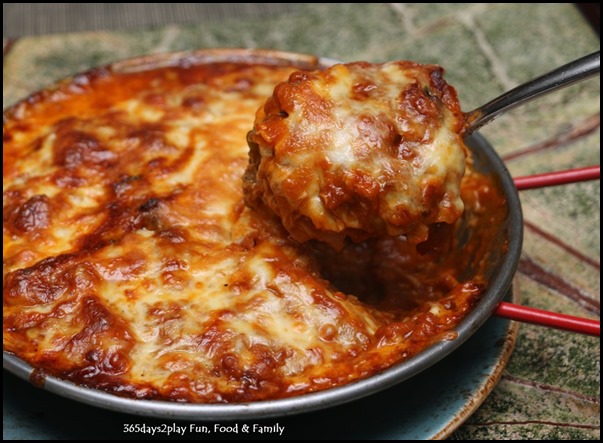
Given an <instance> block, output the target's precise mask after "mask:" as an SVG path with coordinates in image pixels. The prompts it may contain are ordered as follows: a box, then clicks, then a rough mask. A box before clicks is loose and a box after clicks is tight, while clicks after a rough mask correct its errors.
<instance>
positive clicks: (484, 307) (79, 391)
mask: <svg viewBox="0 0 603 443" xmlns="http://www.w3.org/2000/svg"><path fill="white" fill-rule="evenodd" d="M183 60H185V61H186V62H187V63H211V62H217V61H241V62H246V63H260V62H261V63H270V64H278V65H290V66H294V67H298V68H315V67H324V66H328V65H331V64H332V63H333V61H332V60H328V59H319V58H315V57H312V56H308V55H302V54H292V53H283V52H276V51H261V50H209V51H196V52H187V53H177V54H164V55H157V56H148V57H141V58H137V59H132V60H128V61H124V62H118V63H115V64H114V65H112V66H111V67H110V69H112V70H113V71H119V72H125V71H139V70H147V69H154V68H157V67H161V66H170V65H174V64H177V63H182V62H183ZM65 82H69V80H65ZM16 106H18V105H16ZM466 142H467V145H468V146H469V148H470V149H471V151H472V153H473V158H474V167H475V169H476V170H477V171H479V172H483V173H485V174H488V175H490V176H492V177H494V182H495V186H497V187H498V188H499V189H500V190H501V192H502V194H503V195H504V197H505V198H506V200H507V204H508V208H509V210H508V213H507V216H506V218H505V220H504V221H503V223H502V224H501V225H500V226H499V227H498V229H497V233H496V236H495V238H494V240H493V242H492V245H491V247H490V248H489V253H488V254H489V255H488V256H487V257H478V258H476V260H484V259H485V263H486V272H485V274H486V277H487V278H488V280H489V283H488V289H487V290H486V292H485V293H484V295H483V296H482V298H481V300H480V302H479V303H478V304H477V305H476V306H475V307H474V309H473V311H472V312H471V313H469V315H467V316H466V317H465V319H464V320H463V321H462V322H461V323H460V325H459V326H458V328H457V329H456V332H457V333H458V337H457V338H456V339H454V340H447V341H442V342H439V343H436V344H435V345H433V346H431V347H429V348H427V349H426V350H424V351H423V352H421V353H419V354H417V355H415V356H414V357H412V358H410V359H409V360H406V361H404V362H401V363H399V364H396V365H394V366H392V367H391V368H389V369H387V370H385V371H383V372H381V373H379V374H376V375H374V376H372V377H369V378H366V379H363V380H360V381H357V382H354V383H351V384H348V385H345V386H342V387H338V388H333V389H329V390H325V391H320V392H316V393H311V394H306V395H301V396H297V397H292V398H286V399H279V400H270V401H261V402H254V403H237V404H190V403H174V402H166V401H150V400H135V399H129V398H122V397H117V396H115V395H112V394H108V393H106V392H103V391H99V390H95V389H91V388H87V387H82V386H78V385H76V384H74V383H71V382H68V381H64V380H60V379H57V378H55V377H51V376H47V377H45V379H44V381H43V387H44V389H46V390H48V391H50V392H53V393H56V394H58V395H61V396H63V397H67V398H70V399H73V400H76V401H79V402H82V403H86V404H90V405H94V406H98V407H102V408H105V409H109V410H113V411H117V412H125V413H130V414H135V415H141V416H147V417H156V418H169V419H173V418H178V419H187V420H245V419H259V418H268V417H280V416H290V415H294V414H298V413H302V412H308V411H313V410H318V409H322V408H328V407H332V406H335V405H339V404H342V403H346V402H350V401H353V400H356V399H360V398H362V397H365V396H368V395H371V394H373V393H376V392H378V391H381V390H384V389H387V388H388V387H391V386H393V385H395V384H397V383H400V382H402V381H404V380H407V379H409V378H411V377H413V376H414V375H416V374H418V373H419V372H421V371H423V370H424V369H426V368H428V367H430V366H431V365H433V364H435V363H436V362H438V361H440V360H442V359H443V358H444V357H445V356H447V355H448V354H450V353H451V352H453V351H454V350H455V349H456V348H458V347H459V346H460V345H461V344H462V343H463V342H465V341H466V340H467V339H468V338H469V337H471V336H472V335H473V334H474V333H476V331H478V330H479V328H480V327H481V326H482V325H483V324H484V322H485V321H486V320H487V319H488V318H489V317H490V316H491V315H492V312H493V311H494V309H495V307H496V306H497V305H498V303H499V302H500V301H501V300H502V298H503V297H504V295H505V294H506V292H507V290H508V289H509V287H510V285H511V282H512V279H513V276H514V274H515V271H516V268H517V265H518V262H519V257H520V254H521V247H522V238H523V221H522V213H521V206H520V201H519V196H518V193H517V190H516V188H515V186H514V184H513V180H512V178H511V176H510V175H509V173H508V171H507V169H506V167H505V165H504V164H503V162H502V160H501V159H500V158H499V156H498V155H497V154H496V152H495V150H494V149H493V148H492V146H491V145H490V144H489V143H488V141H487V140H486V139H485V138H484V137H482V136H481V135H479V134H474V135H472V136H470V137H469V138H468V139H467V140H466ZM465 229H468V230H471V229H474V228H470V227H466V228H465ZM461 235H471V232H465V233H461ZM469 272H471V271H469ZM3 364H4V368H5V369H7V370H8V371H9V372H12V373H13V374H15V375H17V376H19V377H21V378H23V379H25V380H30V377H31V376H32V371H33V368H32V367H31V366H30V365H28V364H27V363H25V362H24V361H22V360H20V359H19V358H17V357H15V356H14V355H11V354H8V353H6V352H5V353H4V355H3Z"/></svg>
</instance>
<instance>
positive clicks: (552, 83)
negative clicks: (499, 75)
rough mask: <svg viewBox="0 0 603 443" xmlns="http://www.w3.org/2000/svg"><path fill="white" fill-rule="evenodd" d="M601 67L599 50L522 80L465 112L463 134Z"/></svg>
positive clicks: (582, 78)
mask: <svg viewBox="0 0 603 443" xmlns="http://www.w3.org/2000/svg"><path fill="white" fill-rule="evenodd" d="M600 70H601V51H597V52H594V53H592V54H590V55H587V56H586V57H582V58H580V59H578V60H574V61H573V62H570V63H568V64H567V65H564V66H561V67H560V68H557V69H555V70H553V71H551V72H549V73H547V74H544V75H541V76H540V77H537V78H535V79H533V80H530V81H528V82H527V83H524V84H521V85H519V86H517V87H516V88H513V89H511V90H510V91H507V92H505V93H504V94H502V95H500V96H498V97H497V98H495V99H494V100H492V101H490V102H488V103H486V104H485V105H483V106H480V107H479V108H477V109H475V110H473V111H471V112H467V113H466V114H465V130H464V131H465V132H464V134H465V135H469V134H471V133H473V132H475V131H477V130H478V129H479V128H481V127H482V126H484V125H485V124H486V123H489V122H491V121H492V120H494V119H495V118H496V117H498V116H499V115H500V114H502V113H503V112H505V111H508V110H509V109H513V108H515V107H516V106H519V105H522V104H523V103H526V102H528V101H530V100H532V99H534V98H536V97H540V96H541V95H544V94H548V93H549V92H553V91H556V90H557V89H561V88H564V87H566V86H569V85H571V84H573V83H576V82H579V81H581V80H584V79H587V78H589V77H592V76H594V75H596V74H598V73H599V72H600Z"/></svg>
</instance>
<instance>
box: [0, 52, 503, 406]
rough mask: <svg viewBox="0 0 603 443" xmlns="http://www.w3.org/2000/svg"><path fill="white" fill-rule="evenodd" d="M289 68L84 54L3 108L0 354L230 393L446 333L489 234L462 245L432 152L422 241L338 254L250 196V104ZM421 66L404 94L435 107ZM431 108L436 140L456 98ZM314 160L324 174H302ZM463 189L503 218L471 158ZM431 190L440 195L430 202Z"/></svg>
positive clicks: (327, 379) (293, 388)
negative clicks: (83, 64) (132, 61)
mask: <svg viewBox="0 0 603 443" xmlns="http://www.w3.org/2000/svg"><path fill="white" fill-rule="evenodd" d="M316 67H317V66H316V63H315V62H311V61H309V62H307V63H305V65H304V66H302V68H305V69H310V68H316ZM299 68H300V66H299V64H297V63H295V62H294V61H291V60H283V59H282V58H275V59H274V61H272V60H271V58H270V57H260V58H258V57H248V56H241V54H238V53H235V54H234V56H232V57H230V58H229V57H226V58H224V57H223V58H222V59H219V57H218V58H216V57H213V56H209V57H199V56H196V57H192V56H182V57H181V58H180V59H178V60H177V61H176V62H175V63H168V64H166V65H165V66H144V65H141V66H136V65H133V66H130V67H128V68H127V69H126V68H120V69H116V68H111V67H110V68H99V69H95V70H92V71H90V72H87V73H84V74H81V75H78V76H75V77H73V78H71V79H69V80H66V81H64V82H62V83H59V84H58V85H55V86H54V87H53V88H50V89H47V90H45V91H42V92H40V93H37V94H34V95H32V96H31V97H29V98H28V99H26V100H24V101H22V102H20V103H18V104H17V105H15V106H13V107H12V108H10V109H8V110H7V111H5V113H4V125H3V139H4V154H3V159H4V179H3V187H4V194H3V197H4V204H3V240H4V241H3V243H4V246H3V257H4V265H3V320H4V321H3V345H4V350H5V352H9V353H11V354H14V355H16V356H18V357H19V358H21V359H22V360H24V361H26V362H27V363H29V364H30V365H31V366H32V367H33V368H35V371H36V374H37V377H36V379H37V380H40V379H41V378H42V379H43V376H44V375H45V374H48V375H53V376H56V377H59V378H61V379H65V380H70V381H73V382H75V383H77V384H80V385H83V386H88V387H90V388H95V389H101V390H105V391H108V392H111V393H114V394H115V395H120V396H125V397H131V398H137V399H158V400H170V401H186V402H200V403H225V402H249V401H259V400H265V399H276V398H283V397H290V396H294V395H299V394H303V393H308V392H313V391H318V390H323V389H327V388H331V387H336V386H341V385H344V384H346V383H350V382H352V381H355V380H359V379H361V378H365V377H369V376H371V375H373V374H375V373H377V372H379V371H382V370H384V369H386V368H388V367H390V366H391V365H393V364H395V363H397V362H400V361H403V360H405V359H408V358H410V357H411V356H412V355H414V354H416V353H417V352H420V351H421V350H423V349H425V348H426V347H428V346H429V345H430V344H432V343H434V342H435V341H437V340H442V339H452V338H454V328H455V326H456V325H457V324H458V323H459V322H460V321H461V320H462V318H463V317H464V316H465V315H466V314H467V313H468V312H469V311H470V310H471V307H472V306H473V305H474V304H475V303H476V301H477V300H478V299H479V297H480V294H481V293H482V292H483V290H484V288H485V285H486V283H487V282H486V281H485V279H484V278H483V276H482V275H481V271H480V270H479V269H477V270H475V272H474V274H472V275H471V276H470V278H467V277H466V276H465V278H461V276H462V275H463V272H464V270H465V268H466V265H467V263H468V261H469V260H470V257H474V256H479V254H480V253H482V252H483V251H482V250H481V249H480V248H482V249H483V248H484V247H487V245H488V244H489V238H490V236H491V235H492V233H491V232H490V231H489V230H487V229H485V230H474V234H472V237H471V238H470V241H468V242H466V244H465V245H464V246H463V248H464V249H463V250H462V251H461V252H459V251H460V250H459V249H458V245H457V244H456V242H455V240H454V238H455V236H454V230H455V229H457V228H456V227H457V226H459V223H460V221H459V223H457V224H456V225H454V226H453V225H450V224H448V223H440V221H442V220H443V221H444V222H448V221H451V220H452V218H453V216H454V217H456V215H457V214H456V212H458V211H460V203H459V202H458V201H457V198H458V196H457V194H456V192H457V189H456V188H455V186H454V185H453V184H445V183H446V180H447V179H445V178H443V176H442V175H441V174H440V173H439V172H438V170H439V169H438V168H443V167H445V166H446V165H437V164H436V165H434V166H433V167H432V168H431V169H434V171H435V172H433V174H432V173H431V172H429V173H427V174H432V175H433V177H432V176H431V175H430V177H431V178H429V179H428V180H432V179H433V180H435V181H437V182H438V183H439V184H438V192H437V193H436V194H438V195H440V194H441V193H442V190H443V189H445V192H444V194H446V193H448V197H446V198H444V197H443V195H444V194H442V197H441V198H440V197H438V198H436V199H435V200H434V203H433V204H434V208H431V203H429V204H428V206H430V209H429V211H430V214H431V215H429V217H428V219H429V220H428V221H430V222H431V221H434V222H436V223H434V224H432V225H430V227H429V229H428V231H429V236H428V238H427V240H426V241H424V242H421V243H419V244H418V245H417V244H416V242H412V241H409V239H408V238H406V237H405V236H385V237H378V238H367V239H366V240H364V241H357V242H352V241H349V240H348V239H346V240H345V241H343V242H341V244H340V250H339V251H338V252H337V251H335V250H334V249H333V248H331V247H328V246H325V245H324V243H323V242H319V241H309V242H306V243H300V242H299V241H297V240H296V239H295V237H299V235H294V236H293V238H292V235H291V234H290V233H289V232H288V231H287V229H285V227H284V226H283V223H281V221H280V220H279V218H278V217H276V216H274V214H268V213H267V212H266V211H263V210H257V209H254V208H251V207H249V206H248V205H246V204H245V202H244V194H243V189H242V188H243V186H242V180H243V175H244V173H245V170H246V168H247V165H248V151H249V148H248V146H247V142H246V135H247V133H248V132H249V130H250V129H251V128H253V125H254V113H255V111H256V110H257V109H258V108H259V107H261V106H262V105H263V103H264V102H265V101H266V99H267V97H269V96H270V95H271V94H272V91H273V90H274V87H275V86H276V85H277V84H279V83H281V82H283V81H285V80H287V78H293V79H295V78H305V76H314V75H316V74H310V73H309V72H301V73H296V74H293V72H294V71H296V70H298V69H299ZM340 69H345V68H336V69H335V70H334V71H331V72H333V73H334V74H336V73H337V72H338V70H340ZM392 69H393V71H394V72H393V73H392V75H398V74H395V72H396V71H397V69H398V68H397V66H396V65H393V68H392ZM413 69H414V68H413ZM416 70H417V75H419V76H421V79H423V74H422V72H423V71H421V70H420V69H419V68H416ZM302 71H303V70H302ZM432 72H433V73H432V74H430V78H431V80H429V81H430V82H435V83H433V86H430V88H431V92H429V94H428V93H427V92H426V91H425V88H424V86H421V88H420V89H421V91H423V92H421V91H419V92H416V91H415V92H416V93H417V94H419V93H420V94H421V96H423V94H428V95H433V96H437V97H440V98H438V100H441V101H442V102H443V103H445V102H446V100H447V99H446V94H447V92H446V90H447V88H446V87H445V86H443V85H442V83H441V82H440V80H439V77H438V75H439V74H438V72H437V70H435V71H432ZM292 74H293V77H290V76H291V75H292ZM423 81H424V79H423V80H421V83H420V84H421V85H423V83H422V82H423ZM417 84H418V83H417ZM430 84H431V83H430ZM360 89H361V90H359V91H358V94H360V95H363V94H370V93H371V87H370V85H368V84H367V85H366V86H365V87H363V88H360ZM415 89H416V88H415ZM344 92H345V91H344ZM342 93H343V92H342ZM448 93H450V92H448ZM425 97H427V95H426V96H425ZM421 100H422V99H421ZM429 100H431V99H430V98H429ZM438 103H439V102H438ZM388 106H389V105H388ZM425 106H427V107H428V108H429V107H430V106H432V105H430V104H427V103H426V104H425ZM438 106H439V107H438V111H437V113H436V114H435V115H436V116H438V117H437V119H436V120H438V122H437V123H434V124H435V125H436V126H437V127H436V126H434V131H436V132H434V133H431V135H429V136H428V138H429V139H430V140H432V142H433V143H442V140H443V138H446V137H449V135H441V131H442V129H441V127H442V125H443V123H442V121H441V119H440V117H441V116H442V115H444V117H446V118H450V116H449V114H452V113H453V111H454V109H453V110H448V107H447V106H448V105H445V106H444V107H445V108H446V110H443V109H442V108H441V106H440V105H438ZM430 109H431V108H430ZM354 112H355V111H354V109H350V110H349V115H350V118H351V115H352V114H353V113H354ZM384 112H385V111H384ZM442 112H443V114H442ZM260 113H261V112H260ZM363 115H366V114H363ZM381 116H382V115H381V114H377V115H375V117H376V118H381ZM426 118H428V117H427V116H426ZM429 118H432V117H431V114H430V116H429ZM279 124H280V123H279ZM308 124H313V125H315V124H316V125H320V126H318V127H319V128H324V127H325V126H324V124H323V123H320V122H316V121H313V120H311V121H308ZM268 126H270V125H268ZM438 128H439V129H438ZM256 130H257V126H256ZM361 130H362V126H360V127H359V131H361ZM387 131H389V129H386V130H385V132H386V133H387ZM408 131H411V132H412V131H416V129H413V128H412V127H409V128H408ZM430 131H431V129H430ZM438 131H440V132H438ZM308 133H309V132H308ZM329 134H331V133H330V132H329ZM438 134H440V135H438ZM275 136H276V135H275ZM357 136H358V137H360V138H363V137H365V136H363V135H361V134H360V133H358V134H357ZM367 137H368V135H367ZM379 137H381V135H379ZM416 137H419V138H420V137H427V136H426V135H425V134H423V135H416ZM450 137H452V136H450ZM252 139H254V140H256V138H255V137H254V136H252ZM413 140H415V139H413ZM395 141H396V140H394V139H392V140H391V142H392V147H394V145H395V143H394V142H395ZM400 143H402V142H401V141H399V143H398V144H397V145H396V146H400V148H399V149H400V150H401V151H402V152H404V149H406V148H404V147H401V146H402V145H401V144H400ZM396 149H398V148H396ZM409 149H410V148H409ZM417 149H419V148H418V147H417ZM451 149H453V148H451ZM456 149H457V148H454V150H456ZM256 154H257V153H255V154H253V153H252V156H254V155H256ZM355 155H356V154H350V159H351V160H354V158H353V157H354V156H355ZM396 155H398V154H396ZM463 156H464V151H463V150H462V149H459V152H458V153H457V154H455V158H456V157H458V159H457V160H458V161H459V162H460V159H461V158H464V157H463ZM291 161H292V162H296V161H299V159H295V158H291ZM379 161H385V160H383V159H380V160H379ZM455 161H456V160H455ZM308 165H309V166H308V167H310V168H314V167H315V166H316V165H315V164H314V163H312V162H309V163H308ZM369 165H370V167H374V165H373V164H369ZM285 166H287V165H285ZM270 169H272V168H270ZM426 169H429V167H426ZM318 173H320V174H325V173H326V172H325V169H324V168H322V167H321V168H320V169H319V170H318V171H314V170H313V169H308V170H305V172H304V174H306V175H308V176H310V177H314V175H316V174H318ZM451 174H452V175H454V176H455V179H456V176H457V175H458V174H461V169H460V167H459V168H456V167H455V168H454V169H453V171H452V172H451ZM434 177H435V178H434ZM246 183H247V185H248V184H249V182H248V181H246ZM247 185H246V186H247ZM297 186H298V189H299V186H301V185H297ZM460 193H461V196H462V199H463V200H464V202H465V206H466V209H465V212H464V214H465V215H464V216H463V220H464V221H463V223H469V224H471V225H472V226H477V225H479V224H480V223H481V224H482V225H483V224H485V223H486V222H484V220H485V217H487V224H488V225H489V226H492V225H495V224H496V222H497V220H498V219H497V217H502V216H504V201H503V200H502V197H501V196H500V195H499V194H498V191H497V190H496V187H495V186H492V184H491V183H490V181H489V179H488V178H487V177H483V176H480V175H479V174H477V173H474V172H472V171H469V172H468V173H467V174H465V177H464V178H463V181H462V183H461V186H460ZM354 198H356V197H354ZM445 199H447V201H448V202H449V203H450V207H449V208H447V209H446V210H444V209H443V208H444V205H443V204H440V203H436V201H437V202H441V201H442V200H445ZM361 201H365V202H366V204H367V205H370V204H372V203H373V202H374V201H376V200H373V198H372V197H370V198H368V199H366V200H361ZM430 201H431V200H430ZM287 204H288V203H287ZM284 207H285V208H287V210H289V209H290V208H289V207H288V206H286V205H285V206H284ZM348 207H350V208H353V204H352V203H349V201H348ZM292 210H293V209H292ZM384 210H388V209H387V208H384ZM443 213H446V214H447V215H441V214H443ZM486 214H487V215H486ZM285 219H286V218H284V219H283V221H284V224H285V226H286V225H287V222H286V221H285ZM380 219H383V220H386V215H385V213H383V214H380ZM383 223H384V226H385V224H387V223H389V222H387V223H386V222H385V221H383ZM417 223H423V222H417ZM417 226H418V225H417ZM304 229H305V227H304ZM371 229H372V227H371ZM379 231H381V228H379ZM386 231H387V229H386ZM395 232H397V231H395ZM478 268H479V267H478Z"/></svg>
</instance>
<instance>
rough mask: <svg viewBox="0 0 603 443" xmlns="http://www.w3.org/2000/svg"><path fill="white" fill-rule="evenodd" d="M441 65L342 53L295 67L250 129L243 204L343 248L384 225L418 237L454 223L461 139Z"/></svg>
mask: <svg viewBox="0 0 603 443" xmlns="http://www.w3.org/2000/svg"><path fill="white" fill-rule="evenodd" d="M442 74H443V70H442V68H440V67H439V66H433V65H419V64H417V63H413V62H407V61H401V62H390V63H385V64H381V65H375V64H368V63H362V62H359V63H349V64H339V65H335V66H333V67H331V68H329V69H326V70H324V71H314V72H296V73H294V74H293V75H291V77H290V78H289V80H288V81H286V82H283V83H281V84H279V85H278V86H277V87H276V89H275V91H274V94H273V95H272V96H271V97H270V99H269V100H268V101H267V103H266V104H265V106H263V107H262V108H260V110H259V111H258V113H257V116H256V120H255V125H254V129H253V131H252V132H251V133H250V134H249V144H250V147H251V163H250V166H249V170H248V171H247V174H246V176H245V177H246V180H245V184H246V188H245V191H246V195H247V201H248V203H249V204H251V205H253V206H254V207H260V206H263V207H265V208H268V209H269V210H271V211H272V212H274V213H275V214H276V215H277V216H278V217H279V218H280V219H281V220H282V223H283V225H284V226H285V227H286V228H287V230H288V231H289V232H290V233H291V235H292V236H293V237H294V238H295V239H297V240H298V241H301V242H304V241H307V240H310V239H317V240H320V241H322V242H327V243H329V244H331V245H332V246H334V247H336V248H341V246H342V245H343V243H344V241H345V238H348V237H349V238H351V239H353V240H355V241H361V240H365V239H367V238H371V237H381V236H384V235H389V236H393V235H405V236H406V237H407V238H408V239H409V240H410V241H412V242H414V243H419V242H422V241H425V240H426V239H427V235H428V231H429V226H430V225H433V224H435V223H448V224H451V223H454V222H455V221H456V220H457V219H458V218H459V216H460V215H461V213H462V212H463V201H462V199H461V195H460V184H461V178H462V177H463V174H464V171H465V157H466V149H465V147H464V144H463V140H462V135H461V131H462V129H463V114H462V112H461V110H460V106H459V102H458V99H457V97H456V92H455V91H454V89H453V88H452V87H451V86H449V85H448V84H447V83H446V82H445V81H444V80H443V78H442Z"/></svg>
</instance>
